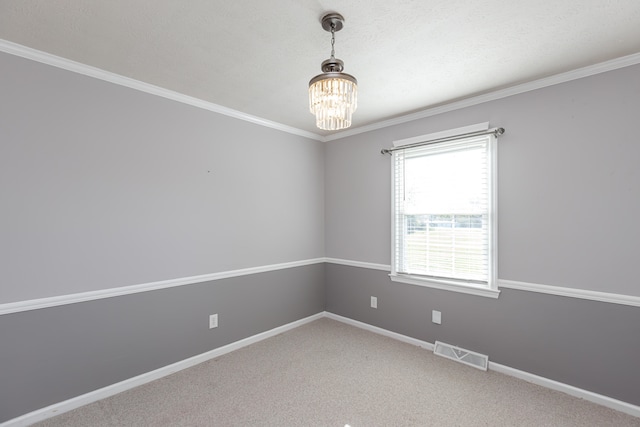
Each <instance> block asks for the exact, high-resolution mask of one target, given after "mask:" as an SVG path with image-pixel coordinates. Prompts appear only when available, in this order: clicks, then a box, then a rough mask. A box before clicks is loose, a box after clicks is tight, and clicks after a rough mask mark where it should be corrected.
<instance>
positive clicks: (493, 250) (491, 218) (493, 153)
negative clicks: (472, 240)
mask: <svg viewBox="0 0 640 427" xmlns="http://www.w3.org/2000/svg"><path fill="white" fill-rule="evenodd" d="M488 129H489V123H479V124H475V125H470V126H465V127H461V128H456V129H450V130H446V131H443V132H437V133H432V134H427V135H421V136H417V137H412V138H408V139H403V140H398V141H394V142H393V145H394V148H401V147H402V146H405V145H411V144H416V143H421V142H426V141H430V140H435V139H440V138H450V137H455V136H457V135H464V134H467V133H472V132H480V131H486V130H488ZM487 137H488V142H487V149H488V153H487V162H488V166H487V170H488V173H489V182H488V188H487V190H488V194H487V196H488V199H489V200H488V203H487V206H488V221H487V227H488V229H487V235H488V236H487V237H488V244H489V251H488V266H487V269H488V271H487V284H486V285H480V284H473V283H469V282H465V281H462V280H456V279H453V278H452V279H447V278H439V277H438V278H436V277H431V276H421V275H416V274H404V273H398V272H397V262H398V260H397V254H396V247H397V245H396V242H397V236H396V154H395V152H394V153H392V157H391V273H390V274H389V278H390V279H391V280H392V281H393V282H400V283H407V284H411V285H417V286H425V287H429V288H435V289H443V290H447V291H454V292H461V293H465V294H472V295H478V296H484V297H490V298H498V296H499V294H500V290H499V289H498V277H497V272H498V268H497V267H498V247H497V245H498V236H497V234H498V233H497V231H498V227H497V225H498V224H497V221H498V219H497V216H498V197H497V196H498V191H497V190H498V188H497V185H498V177H497V172H498V169H497V159H498V155H497V154H498V153H497V151H498V150H497V138H496V136H495V135H493V134H488V135H487ZM463 139H467V138H464V137H461V138H460V140H463ZM435 144H437V142H436V143H435ZM408 149H410V148H408Z"/></svg>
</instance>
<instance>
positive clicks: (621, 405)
mask: <svg viewBox="0 0 640 427" xmlns="http://www.w3.org/2000/svg"><path fill="white" fill-rule="evenodd" d="M323 317H326V318H329V319H333V320H337V321H339V322H342V323H345V324H348V325H351V326H355V327H357V328H361V329H365V330H367V331H371V332H374V333H376V334H379V335H383V336H386V337H389V338H393V339H396V340H398V341H402V342H405V343H408V344H412V345H415V346H418V347H421V348H424V349H426V350H428V351H433V347H434V345H433V344H432V343H430V342H427V341H422V340H419V339H416V338H412V337H409V336H407V335H402V334H399V333H397V332H392V331H389V330H387V329H383V328H379V327H377V326H373V325H369V324H368V323H363V322H359V321H357V320H353V319H350V318H348V317H343V316H339V315H337V314H334V313H329V312H326V311H325V312H322V313H318V314H314V315H313V316H309V317H306V318H304V319H300V320H297V321H295V322H291V323H288V324H286V325H283V326H280V327H277V328H274V329H271V330H269V331H266V332H262V333H260V334H257V335H254V336H251V337H248V338H245V339H242V340H239V341H236V342H234V343H231V344H228V345H226V346H224V347H220V348H216V349H214V350H211V351H208V352H206V353H203V354H200V355H197V356H194V357H191V358H189V359H185V360H182V361H180V362H176V363H173V364H171V365H168V366H165V367H163V368H160V369H156V370H154V371H151V372H147V373H145V374H142V375H138V376H136V377H133V378H129V379H127V380H124V381H121V382H119V383H116V384H112V385H110V386H107V387H103V388H101V389H99V390H95V391H92V392H90V393H86V394H83V395H81V396H77V397H74V398H71V399H69V400H65V401H63V402H59V403H55V404H53V405H50V406H47V407H46V408H42V409H38V410H36V411H33V412H30V413H28V414H25V415H22V416H20V417H17V418H14V419H11V420H9V421H5V422H4V423H1V424H0V427H25V426H29V425H31V424H33V423H36V422H38V421H42V420H45V419H47V418H51V417H54V416H56V415H60V414H63V413H65V412H68V411H71V410H73V409H76V408H79V407H81V406H84V405H88V404H90V403H93V402H96V401H98V400H101V399H105V398H107V397H110V396H113V395H115V394H118V393H121V392H123V391H127V390H130V389H132V388H134V387H138V386H140V385H143V384H146V383H149V382H151V381H155V380H157V379H160V378H163V377H166V376H167V375H171V374H173V373H175V372H178V371H181V370H183V369H187V368H190V367H192V366H194V365H197V364H199V363H202V362H206V361H207V360H210V359H214V358H216V357H219V356H222V355H224V354H227V353H230V352H232V351H234V350H238V349H240V348H242V347H246V346H248V345H250V344H254V343H257V342H259V341H262V340H264V339H267V338H271V337H273V336H276V335H278V334H281V333H283V332H286V331H289V330H291V329H295V328H297V327H299V326H302V325H304V324H306V323H309V322H313V321H314V320H318V319H321V318H323ZM489 370H492V371H496V372H500V373H503V374H506V375H509V376H512V377H515V378H519V379H522V380H524V381H528V382H530V383H533V384H538V385H541V386H543V387H547V388H549V389H552V390H557V391H560V392H563V393H566V394H569V395H571V396H574V397H578V398H581V399H585V400H587V401H590V402H593V403H596V404H599V405H602V406H606V407H608V408H611V409H615V410H616V411H620V412H624V413H626V414H629V415H632V416H634V417H638V418H640V406H635V405H632V404H630V403H626V402H622V401H620V400H616V399H613V398H610V397H607V396H603V395H600V394H597V393H593V392H590V391H587V390H583V389H580V388H577V387H574V386H571V385H568V384H564V383H560V382H558V381H554V380H550V379H548V378H544V377H540V376H538V375H534V374H530V373H528V372H525V371H520V370H518V369H514V368H510V367H508V366H504V365H501V364H499V363H494V362H489Z"/></svg>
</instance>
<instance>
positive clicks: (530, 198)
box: [325, 65, 640, 296]
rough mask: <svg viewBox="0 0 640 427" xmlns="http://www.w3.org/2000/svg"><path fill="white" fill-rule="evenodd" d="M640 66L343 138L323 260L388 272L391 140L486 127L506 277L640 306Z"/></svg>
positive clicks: (332, 159) (329, 178)
mask: <svg viewBox="0 0 640 427" xmlns="http://www.w3.org/2000/svg"><path fill="white" fill-rule="evenodd" d="M638 76H640V66H637V65H636V66H631V67H626V68H623V69H619V70H615V71H610V72H607V73H603V74H599V75H595V76H591V77H587V78H583V79H579V80H574V81H571V82H567V83H563V84H559V85H555V86H551V87H547V88H544V89H539V90H535V91H531V92H527V93H523V94H519V95H515V96H511V97H508V98H504V99H501V100H497V101H491V102H487V103H484V104H480V105H476V106H473V107H469V108H464V109H460V110H457V111H452V112H448V113H444V114H440V115H437V116H433V117H428V118H425V119H421V120H416V121H413V122H409V123H405V124H402V125H398V126H394V127H389V128H385V129H381V130H377V131H372V132H369V133H366V134H360V135H355V136H352V137H348V138H344V139H341V140H336V141H333V142H330V143H328V144H327V147H326V159H325V162H326V171H327V172H326V188H325V209H326V212H325V215H326V223H325V231H326V237H325V244H326V253H327V256H328V257H332V258H342V259H349V260H357V261H365V262H372V263H382V264H389V263H390V257H391V255H390V251H391V248H390V210H391V207H390V179H391V178H390V160H389V157H388V156H383V155H381V154H380V149H381V148H383V147H390V146H391V144H392V141H394V140H398V139H403V138H408V137H413V136H418V135H424V134H428V133H431V132H436V131H440V130H446V129H451V128H457V127H460V126H464V125H469V124H473V123H480V122H486V121H488V122H490V125H491V126H502V127H504V128H506V134H505V135H504V136H502V137H501V138H500V139H499V142H498V147H499V148H498V150H499V152H498V153H499V154H498V161H499V164H498V170H499V189H498V201H499V202H498V203H499V210H498V215H499V227H498V229H499V278H500V279H504V280H515V281H522V282H529V283H537V284H544V285H554V286H564V287H570V288H579V289H588V290H596V291H604V292H613V293H620V294H626V295H634V296H640V286H638V284H637V283H638V281H637V271H636V267H637V252H638V251H637V249H636V248H637V242H638V241H639V240H640V225H639V223H638V220H637V219H638V218H640V197H638V195H639V194H640V167H638V161H639V159H640V144H639V137H638V132H637V128H638V126H637V123H638V111H640V78H638Z"/></svg>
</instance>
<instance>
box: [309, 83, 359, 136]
mask: <svg viewBox="0 0 640 427" xmlns="http://www.w3.org/2000/svg"><path fill="white" fill-rule="evenodd" d="M357 107H358V82H357V80H356V79H355V77H353V76H351V75H349V74H346V73H340V72H328V73H324V74H320V75H318V76H316V77H314V78H313V79H311V81H310V82H309V109H310V110H311V113H313V114H314V115H315V116H316V126H317V127H318V128H320V129H323V130H339V129H346V128H348V127H349V126H351V115H352V114H353V112H354V111H356V108H357Z"/></svg>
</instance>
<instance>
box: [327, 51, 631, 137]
mask: <svg viewBox="0 0 640 427" xmlns="http://www.w3.org/2000/svg"><path fill="white" fill-rule="evenodd" d="M636 64H640V53H634V54H632V55H627V56H623V57H621V58H616V59H612V60H610V61H606V62H601V63H599V64H594V65H589V66H586V67H583V68H578V69H576V70H572V71H567V72H565V73H561V74H556V75H553V76H549V77H545V78H542V79H538V80H534V81H531V82H527V83H522V84H519V85H516V86H511V87H507V88H505V89H500V90H496V91H492V92H489V93H485V94H482V95H478V96H473V97H470V98H465V99H462V100H460V101H455V102H451V103H447V104H443V105H440V106H437V107H433V108H427V109H425V110H420V111H417V112H415V113H411V114H406V115H402V116H399V117H395V118H392V119H389V120H383V121H380V122H376V123H371V124H369V125H365V126H360V127H357V128H351V129H348V130H345V131H342V132H337V133H334V134H331V135H328V136H325V137H324V139H323V140H324V141H325V142H327V141H334V140H337V139H342V138H346V137H349V136H353V135H358V134H360V133H365V132H371V131H374V130H378V129H382V128H386V127H389V126H395V125H399V124H402V123H406V122H411V121H413V120H418V119H424V118H426V117H431V116H435V115H437V114H442V113H447V112H450V111H454V110H459V109H461V108H466V107H472V106H474V105H478V104H482V103H484V102H489V101H495V100H498V99H502V98H506V97H509V96H513V95H518V94H521V93H525V92H530V91H532V90H536V89H542V88H545V87H549V86H554V85H557V84H560V83H566V82H570V81H572V80H577V79H581V78H583V77H589V76H592V75H595V74H601V73H605V72H607V71H613V70H617V69H619V68H624V67H629V66H631V65H636Z"/></svg>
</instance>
